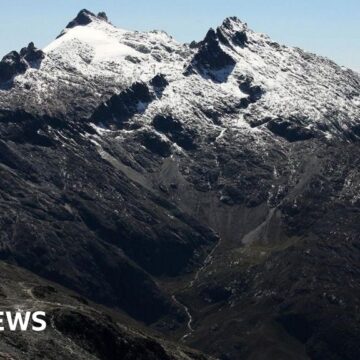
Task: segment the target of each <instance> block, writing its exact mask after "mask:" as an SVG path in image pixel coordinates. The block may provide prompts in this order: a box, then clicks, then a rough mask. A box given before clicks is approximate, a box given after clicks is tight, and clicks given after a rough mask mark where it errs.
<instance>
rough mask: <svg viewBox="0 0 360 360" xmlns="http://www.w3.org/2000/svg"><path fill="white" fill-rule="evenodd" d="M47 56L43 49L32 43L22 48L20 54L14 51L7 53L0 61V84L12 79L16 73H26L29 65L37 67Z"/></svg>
mask: <svg viewBox="0 0 360 360" xmlns="http://www.w3.org/2000/svg"><path fill="white" fill-rule="evenodd" d="M44 57H45V54H44V53H43V51H42V50H39V49H37V48H36V47H35V45H34V43H32V42H31V43H30V44H29V45H28V46H27V47H24V48H22V49H21V51H20V54H19V53H18V52H16V51H12V52H10V53H9V54H7V55H5V56H4V57H3V59H2V60H1V62H0V84H1V83H4V82H7V81H11V80H12V79H13V78H14V77H15V76H16V75H19V74H24V73H25V71H26V70H27V69H28V68H29V67H37V66H39V65H40V62H41V60H42V59H43V58H44Z"/></svg>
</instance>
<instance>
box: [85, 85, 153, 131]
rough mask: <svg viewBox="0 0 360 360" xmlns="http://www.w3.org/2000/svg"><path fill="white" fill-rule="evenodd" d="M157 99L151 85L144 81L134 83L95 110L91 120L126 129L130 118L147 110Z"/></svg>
mask: <svg viewBox="0 0 360 360" xmlns="http://www.w3.org/2000/svg"><path fill="white" fill-rule="evenodd" d="M154 99H155V96H154V94H152V93H150V91H149V87H148V86H147V85H146V84H143V83H134V84H133V85H131V87H130V88H128V89H126V90H124V91H123V92H121V93H120V94H119V95H114V96H112V97H111V98H110V100H108V101H107V102H106V103H104V104H102V105H100V107H99V108H98V109H97V110H96V111H95V112H94V114H93V116H92V117H91V121H92V122H94V123H96V124H101V125H103V126H106V127H111V128H117V129H124V128H126V127H127V126H128V120H129V119H130V118H131V117H132V116H134V115H135V114H137V113H142V112H144V111H145V109H146V107H147V106H148V104H149V103H150V102H151V101H152V100H154Z"/></svg>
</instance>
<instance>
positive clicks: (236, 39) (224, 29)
mask: <svg viewBox="0 0 360 360" xmlns="http://www.w3.org/2000/svg"><path fill="white" fill-rule="evenodd" d="M239 23H241V21H240V20H239V19H238V18H236V17H229V18H227V19H225V20H224V22H223V23H222V25H221V26H220V27H219V28H217V31H216V32H217V35H218V37H219V38H220V39H221V41H222V42H223V43H224V44H225V45H230V43H229V40H230V41H231V42H232V43H233V44H234V45H237V46H240V47H242V48H243V47H245V46H246V44H247V43H248V36H247V34H246V31H245V30H242V31H239V30H235V31H234V24H239ZM229 32H230V34H231V35H230V36H229V35H228V34H229Z"/></svg>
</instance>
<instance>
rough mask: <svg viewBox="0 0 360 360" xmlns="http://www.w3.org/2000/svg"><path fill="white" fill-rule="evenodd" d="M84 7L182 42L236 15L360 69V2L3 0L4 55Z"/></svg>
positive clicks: (0, 40) (52, 32)
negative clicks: (162, 31)
mask: <svg viewBox="0 0 360 360" xmlns="http://www.w3.org/2000/svg"><path fill="white" fill-rule="evenodd" d="M82 8H87V9H89V10H91V11H93V12H98V11H100V10H104V11H106V12H107V14H108V16H109V18H110V20H111V21H112V23H113V24H114V25H117V26H119V27H122V28H125V29H137V30H151V29H162V30H165V31H167V32H168V33H169V34H171V35H173V36H174V37H175V38H176V39H177V40H179V41H182V42H189V41H191V40H199V39H201V38H202V37H203V36H204V35H205V33H206V31H207V30H208V28H209V27H215V26H217V25H219V24H220V23H221V22H222V20H223V19H224V18H225V17H227V16H232V15H236V16H238V17H239V18H240V19H241V20H243V21H246V22H247V23H248V24H249V26H250V27H251V28H252V29H254V30H256V31H260V32H264V33H267V34H268V35H270V36H271V37H272V38H273V39H274V40H275V41H278V42H280V43H282V44H286V45H292V46H298V47H301V48H304V49H305V50H308V51H312V52H315V53H318V54H320V55H324V56H327V57H330V58H331V59H333V60H335V61H336V62H338V63H339V64H340V65H345V66H348V67H351V68H353V69H356V70H358V71H360V26H359V23H360V1H359V0H341V1H340V0H302V1H300V0H246V1H245V0H166V1H165V0H154V1H151V0H0V9H1V15H0V55H1V56H3V55H5V54H6V53H7V52H9V51H10V50H13V49H17V50H18V49H20V48H21V47H22V46H24V45H26V44H27V43H28V42H30V41H34V42H35V44H36V45H37V46H38V47H43V46H45V45H46V44H48V43H49V42H51V41H52V40H53V39H54V38H55V37H56V36H57V35H58V34H59V32H60V31H61V30H62V29H63V28H64V26H65V25H66V24H67V23H68V22H69V21H70V20H71V19H72V18H74V17H75V15H76V14H77V12H78V11H79V10H80V9H82Z"/></svg>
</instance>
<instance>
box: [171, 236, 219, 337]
mask: <svg viewBox="0 0 360 360" xmlns="http://www.w3.org/2000/svg"><path fill="white" fill-rule="evenodd" d="M221 242H222V240H221V237H219V240H218V242H217V243H216V245H215V246H214V247H213V248H212V250H211V251H210V253H209V254H208V256H207V257H206V258H205V260H204V262H203V265H202V266H201V267H200V268H199V269H198V270H197V271H196V273H195V275H194V277H193V279H192V280H191V281H190V282H189V284H188V286H187V287H186V288H187V289H190V288H192V287H193V286H194V284H195V283H196V282H197V281H198V280H199V277H200V275H201V273H202V272H204V271H205V270H206V268H207V267H208V266H210V265H211V264H212V263H213V261H214V254H215V252H216V250H217V249H218V248H219V246H220V245H221ZM172 299H173V301H174V302H175V303H176V304H178V305H179V306H180V307H182V308H183V309H184V311H185V313H186V315H187V317H188V322H187V330H188V331H187V332H186V333H185V335H184V336H183V337H182V338H181V341H185V340H186V339H187V338H188V337H190V336H191V334H192V333H193V332H194V328H193V322H194V318H193V316H192V315H191V312H190V309H189V308H188V307H187V306H186V305H185V304H183V303H182V302H181V301H179V300H178V299H177V298H176V296H175V295H172Z"/></svg>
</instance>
